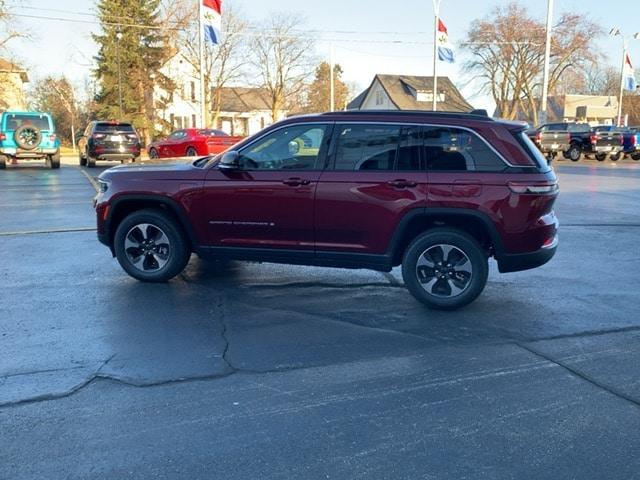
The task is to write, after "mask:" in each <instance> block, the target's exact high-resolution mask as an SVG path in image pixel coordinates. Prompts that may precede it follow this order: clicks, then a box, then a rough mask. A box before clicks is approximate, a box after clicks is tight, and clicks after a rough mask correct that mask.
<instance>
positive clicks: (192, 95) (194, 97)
mask: <svg viewBox="0 0 640 480" xmlns="http://www.w3.org/2000/svg"><path fill="white" fill-rule="evenodd" d="M190 87H191V90H190V91H191V101H192V102H195V101H196V82H191V85H190Z"/></svg>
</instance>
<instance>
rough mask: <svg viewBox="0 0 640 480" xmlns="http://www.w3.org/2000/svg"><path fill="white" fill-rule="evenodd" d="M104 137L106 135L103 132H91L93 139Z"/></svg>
mask: <svg viewBox="0 0 640 480" xmlns="http://www.w3.org/2000/svg"><path fill="white" fill-rule="evenodd" d="M105 137H106V135H105V134H104V133H94V134H93V139H94V140H102V139H103V138H105Z"/></svg>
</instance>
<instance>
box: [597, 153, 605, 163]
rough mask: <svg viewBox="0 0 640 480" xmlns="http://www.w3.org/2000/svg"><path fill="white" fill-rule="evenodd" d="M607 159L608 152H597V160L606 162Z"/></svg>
mask: <svg viewBox="0 0 640 480" xmlns="http://www.w3.org/2000/svg"><path fill="white" fill-rule="evenodd" d="M606 159H607V154H606V153H596V160H597V161H599V162H604V161H605V160H606Z"/></svg>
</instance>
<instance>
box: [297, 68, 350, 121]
mask: <svg viewBox="0 0 640 480" xmlns="http://www.w3.org/2000/svg"><path fill="white" fill-rule="evenodd" d="M333 81H334V88H335V93H334V100H335V108H336V110H344V109H345V107H346V105H347V98H348V97H349V87H348V86H347V85H346V83H344V82H343V81H342V67H341V66H340V65H336V66H335V67H334V69H333ZM306 93H307V94H306V102H305V105H304V112H306V113H319V112H328V111H329V109H330V108H331V66H330V65H329V64H328V63H327V62H322V63H321V64H320V65H318V67H317V68H316V73H315V78H314V80H313V82H311V83H310V84H309V85H308V87H307V88H306Z"/></svg>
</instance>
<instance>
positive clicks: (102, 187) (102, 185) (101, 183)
mask: <svg viewBox="0 0 640 480" xmlns="http://www.w3.org/2000/svg"><path fill="white" fill-rule="evenodd" d="M98 187H100V193H106V191H107V190H109V183H108V182H105V181H104V180H98Z"/></svg>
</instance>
